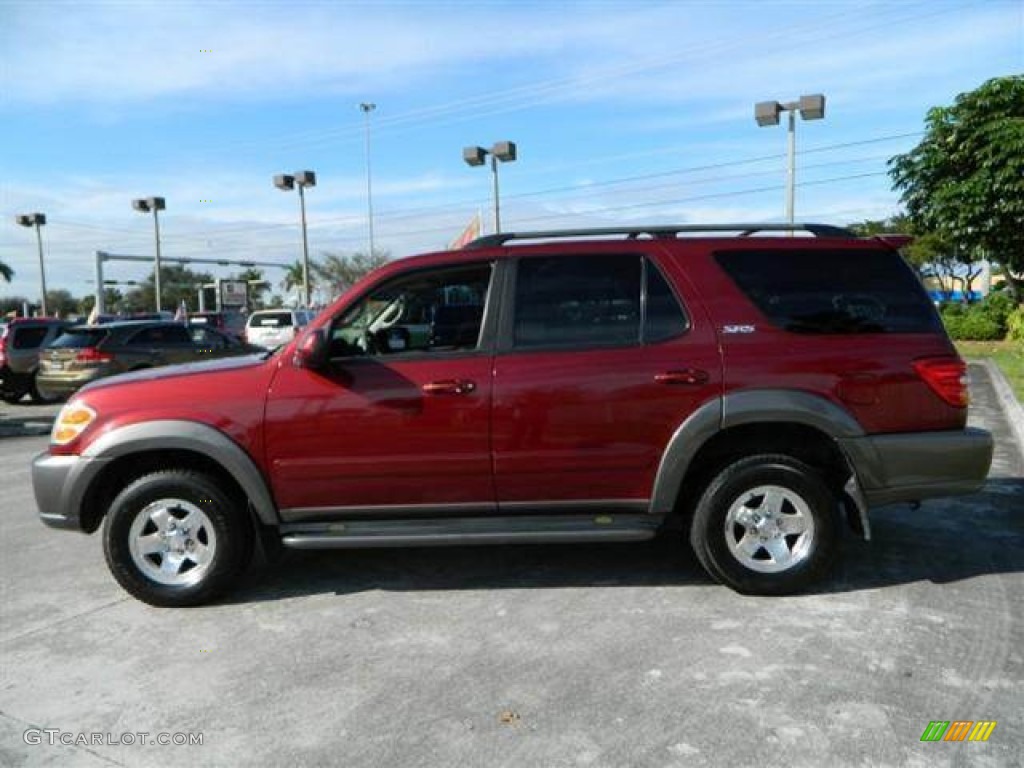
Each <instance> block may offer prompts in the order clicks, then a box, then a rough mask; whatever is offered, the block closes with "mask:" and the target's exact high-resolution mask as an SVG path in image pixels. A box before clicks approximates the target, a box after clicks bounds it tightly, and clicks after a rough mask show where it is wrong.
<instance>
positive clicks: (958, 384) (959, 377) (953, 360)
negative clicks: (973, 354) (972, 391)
mask: <svg viewBox="0 0 1024 768" xmlns="http://www.w3.org/2000/svg"><path fill="white" fill-rule="evenodd" d="M914 370H915V371H917V375H918V376H920V377H921V378H922V379H924V383H925V384H927V385H928V386H929V387H931V389H932V392H934V393H935V394H937V395H938V396H939V397H941V398H942V399H943V400H945V401H946V402H947V403H949V404H950V405H954V406H956V407H957V408H965V407H966V406H967V403H968V400H969V398H968V395H967V364H966V363H965V362H964V361H963V360H961V359H960V358H958V357H925V358H922V359H921V360H915V361H914Z"/></svg>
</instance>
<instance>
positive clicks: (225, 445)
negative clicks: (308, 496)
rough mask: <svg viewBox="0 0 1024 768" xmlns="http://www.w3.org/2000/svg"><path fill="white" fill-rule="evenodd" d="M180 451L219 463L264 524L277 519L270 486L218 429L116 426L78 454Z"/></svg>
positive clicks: (107, 457)
mask: <svg viewBox="0 0 1024 768" xmlns="http://www.w3.org/2000/svg"><path fill="white" fill-rule="evenodd" d="M166 450H183V451H191V452H193V453H199V454H202V455H203V456H205V457H206V458H208V459H210V460H211V461H213V462H215V463H217V464H218V465H220V466H221V467H222V468H223V469H224V470H225V471H226V472H227V473H228V474H229V475H231V477H232V478H233V479H234V480H235V482H236V483H238V485H239V486H240V487H241V489H242V491H243V492H244V493H245V495H246V496H248V497H249V501H250V502H251V503H252V505H253V508H254V509H255V510H256V514H257V515H259V518H260V521H261V522H263V523H264V524H265V525H277V524H278V523H279V522H280V519H279V518H278V514H277V507H276V506H275V504H274V500H273V497H272V496H271V494H270V489H269V488H268V487H267V483H266V481H265V480H264V478H263V474H262V473H261V472H260V470H259V468H258V467H257V466H256V463H255V462H254V461H253V460H252V458H251V457H250V456H249V454H248V453H246V452H245V451H244V450H243V449H242V448H241V446H239V445H238V443H236V442H235V441H234V440H232V439H231V438H230V437H228V436H227V435H226V434H224V433H223V432H221V431H220V430H217V429H214V428H213V427H211V426H209V425H207V424H202V423H200V422H197V421H184V420H170V419H166V420H160V421H147V422H142V423H140V424H129V425H128V426H124V427H118V428H116V429H113V430H111V431H110V432H108V433H106V434H105V435H103V436H101V437H99V438H98V439H97V440H95V441H94V442H93V443H91V444H90V445H89V447H88V448H86V449H85V451H83V452H82V456H83V457H85V458H88V459H91V460H94V461H98V462H102V463H106V462H108V461H112V460H115V459H117V458H120V457H122V456H128V455H130V454H133V453H141V452H144V451H166Z"/></svg>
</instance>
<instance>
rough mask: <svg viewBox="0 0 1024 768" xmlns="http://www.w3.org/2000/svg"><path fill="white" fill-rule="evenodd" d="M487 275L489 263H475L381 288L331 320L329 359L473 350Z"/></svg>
mask: <svg viewBox="0 0 1024 768" xmlns="http://www.w3.org/2000/svg"><path fill="white" fill-rule="evenodd" d="M491 271H492V267H491V265H490V264H474V265H471V266H466V267H448V268H444V269H433V270H423V271H418V272H414V273H411V274H407V275H402V276H400V277H396V278H394V279H393V280H390V281H388V282H386V283H384V284H383V285H381V286H379V287H378V288H375V289H374V290H373V291H371V292H370V293H369V294H368V295H366V296H364V297H363V298H362V299H360V300H359V301H358V302H356V303H355V304H354V305H353V306H351V307H349V309H348V310H346V311H345V312H344V314H342V315H341V316H340V317H338V318H337V319H336V320H335V321H334V323H333V324H332V326H331V357H353V356H366V355H370V356H383V355H394V354H437V353H442V352H466V351H472V350H475V349H476V348H477V346H478V345H479V341H480V331H481V328H482V326H483V317H484V305H485V303H486V301H487V292H488V289H489V285H490V282H491Z"/></svg>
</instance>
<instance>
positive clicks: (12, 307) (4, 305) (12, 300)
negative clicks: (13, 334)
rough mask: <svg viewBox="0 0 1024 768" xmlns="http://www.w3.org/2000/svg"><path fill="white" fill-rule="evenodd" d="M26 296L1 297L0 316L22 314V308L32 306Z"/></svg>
mask: <svg viewBox="0 0 1024 768" xmlns="http://www.w3.org/2000/svg"><path fill="white" fill-rule="evenodd" d="M31 303H32V302H30V301H29V300H28V299H26V298H25V297H24V296H3V297H0V315H2V316H7V315H9V314H10V313H12V312H13V313H15V314H19V315H20V314H21V310H22V307H24V306H25V305H26V304H31Z"/></svg>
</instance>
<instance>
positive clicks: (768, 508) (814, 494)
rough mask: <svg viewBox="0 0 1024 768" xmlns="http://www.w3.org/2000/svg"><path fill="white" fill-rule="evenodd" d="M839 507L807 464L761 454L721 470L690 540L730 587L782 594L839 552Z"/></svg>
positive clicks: (813, 577)
mask: <svg viewBox="0 0 1024 768" xmlns="http://www.w3.org/2000/svg"><path fill="white" fill-rule="evenodd" d="M839 541H840V526H839V520H838V504H837V501H836V498H835V496H834V495H833V494H832V492H831V491H829V489H828V486H827V485H826V484H825V482H824V480H823V479H822V478H821V477H820V475H818V473H816V472H815V471H814V470H813V469H811V468H810V467H808V466H807V465H806V464H804V463H803V462H800V461H798V460H796V459H794V458H792V457H790V456H784V455H774V454H765V455H761V456H751V457H750V458H746V459H741V460H740V461H737V462H735V463H733V464H730V465H728V466H727V467H725V468H724V469H723V470H722V471H721V472H719V474H718V475H717V476H715V477H714V478H713V479H712V480H711V482H710V483H709V484H708V486H707V488H706V489H705V490H704V493H703V494H702V495H701V498H700V501H699V502H698V504H697V509H696V512H695V514H694V516H693V522H692V526H691V529H690V543H691V544H692V545H693V549H694V552H695V553H696V555H697V559H698V560H700V562H701V564H702V565H703V566H704V568H705V570H707V571H708V573H710V574H711V576H712V577H714V578H715V579H717V580H718V581H720V582H722V583H723V584H725V585H727V586H729V587H731V588H733V589H735V590H736V591H737V592H742V593H744V594H753V595H784V594H790V593H792V592H797V591H800V590H802V589H804V588H806V587H807V586H809V585H810V584H812V583H813V582H815V581H817V580H818V579H819V578H820V577H821V576H822V575H823V574H824V573H825V571H826V570H828V568H830V567H831V566H832V564H833V563H834V562H835V559H836V557H837V556H838V552H839Z"/></svg>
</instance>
